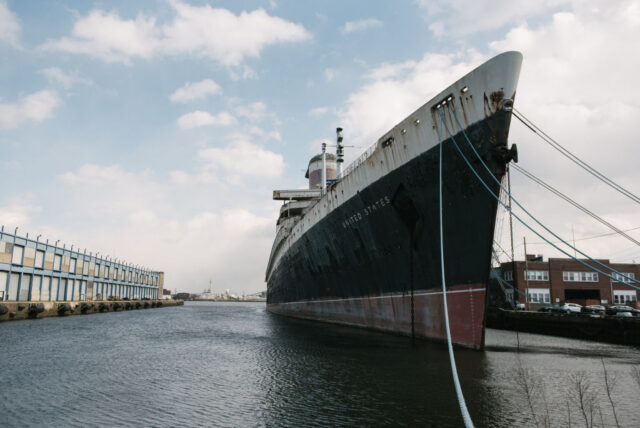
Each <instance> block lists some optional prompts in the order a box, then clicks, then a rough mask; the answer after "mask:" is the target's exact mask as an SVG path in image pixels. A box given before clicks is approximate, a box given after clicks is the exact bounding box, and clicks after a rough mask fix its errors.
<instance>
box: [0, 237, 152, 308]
mask: <svg viewBox="0 0 640 428" xmlns="http://www.w3.org/2000/svg"><path fill="white" fill-rule="evenodd" d="M16 231H17V230H16ZM28 236H29V235H28V234H27V236H26V237H19V236H17V235H16V233H15V232H14V233H13V234H10V233H6V232H5V231H4V228H2V229H1V230H0V301H85V300H115V299H143V298H149V299H157V298H158V296H161V295H162V288H163V282H164V273H162V272H155V271H151V270H149V269H145V268H142V267H139V266H134V265H132V264H130V263H125V262H123V261H118V260H117V259H116V260H112V259H111V258H110V257H100V253H97V254H96V255H93V254H92V253H89V254H87V252H86V250H85V251H82V252H80V251H78V250H73V247H71V248H70V249H67V248H65V246H62V247H59V246H58V245H57V244H58V242H59V241H57V242H56V243H55V244H53V245H52V244H50V243H49V242H48V241H46V242H40V239H39V237H38V239H36V240H33V239H29V237H28Z"/></svg>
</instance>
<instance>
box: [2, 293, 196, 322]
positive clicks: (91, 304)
mask: <svg viewBox="0 0 640 428" xmlns="http://www.w3.org/2000/svg"><path fill="white" fill-rule="evenodd" d="M182 305H184V302H183V301H182V300H174V299H171V300H168V299H167V300H157V299H152V300H150V299H143V300H100V301H98V300H94V301H69V302H65V301H62V302H2V303H0V322H2V321H13V320H24V319H35V318H48V317H58V316H68V315H88V314H97V313H103V312H120V311H131V310H136V309H151V308H162V307H169V306H182Z"/></svg>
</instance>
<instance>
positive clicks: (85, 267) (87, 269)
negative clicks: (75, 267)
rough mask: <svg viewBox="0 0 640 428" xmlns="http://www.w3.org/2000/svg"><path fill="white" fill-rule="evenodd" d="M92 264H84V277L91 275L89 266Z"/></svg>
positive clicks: (87, 262)
mask: <svg viewBox="0 0 640 428" xmlns="http://www.w3.org/2000/svg"><path fill="white" fill-rule="evenodd" d="M90 264H91V263H89V261H87V260H85V262H84V266H83V267H82V274H83V275H89V265H90Z"/></svg>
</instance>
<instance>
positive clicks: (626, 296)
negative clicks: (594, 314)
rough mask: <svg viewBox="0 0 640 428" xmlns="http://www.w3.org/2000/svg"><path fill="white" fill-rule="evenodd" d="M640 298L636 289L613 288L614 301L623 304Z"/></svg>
mask: <svg viewBox="0 0 640 428" xmlns="http://www.w3.org/2000/svg"><path fill="white" fill-rule="evenodd" d="M637 300H638V297H637V294H636V291H635V290H613V303H615V304H616V305H623V304H626V303H630V302H635V301H637Z"/></svg>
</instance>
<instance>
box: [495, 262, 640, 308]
mask: <svg viewBox="0 0 640 428" xmlns="http://www.w3.org/2000/svg"><path fill="white" fill-rule="evenodd" d="M525 259H526V260H525V261H516V262H507V263H502V264H501V266H500V267H501V270H502V277H503V278H504V280H505V281H507V282H509V283H510V284H512V285H513V286H514V287H515V288H516V289H517V290H518V292H517V293H516V294H517V295H516V296H515V300H518V301H520V302H521V303H525V300H527V301H526V303H530V304H550V303H554V304H558V303H565V302H570V303H578V304H581V305H594V304H598V305H599V304H603V305H606V304H619V305H628V306H632V307H638V291H637V290H636V289H634V288H633V287H630V286H629V284H633V285H635V286H638V284H637V283H633V282H632V281H630V280H629V279H627V278H625V276H626V277H628V278H632V279H637V278H640V265H637V264H631V263H611V262H610V261H609V260H606V259H599V260H598V262H600V263H602V264H604V265H606V266H609V267H611V269H613V270H615V271H617V272H619V273H615V272H611V270H607V269H604V268H602V267H601V266H599V265H598V264H596V263H594V262H592V261H590V260H581V261H582V262H584V263H586V264H587V265H589V266H593V267H595V268H596V269H599V270H601V271H603V272H606V273H607V274H610V275H611V276H612V277H613V278H615V280H614V279H611V278H609V277H608V276H605V275H602V274H599V273H598V272H595V271H593V270H591V269H589V268H588V267H586V266H585V265H583V264H582V263H580V262H578V261H576V260H573V259H568V258H549V259H548V260H547V261H544V259H543V257H542V255H537V256H536V255H533V254H527V255H526V257H525ZM506 292H507V293H508V294H510V295H509V296H508V298H509V299H511V298H512V296H513V290H506Z"/></svg>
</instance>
